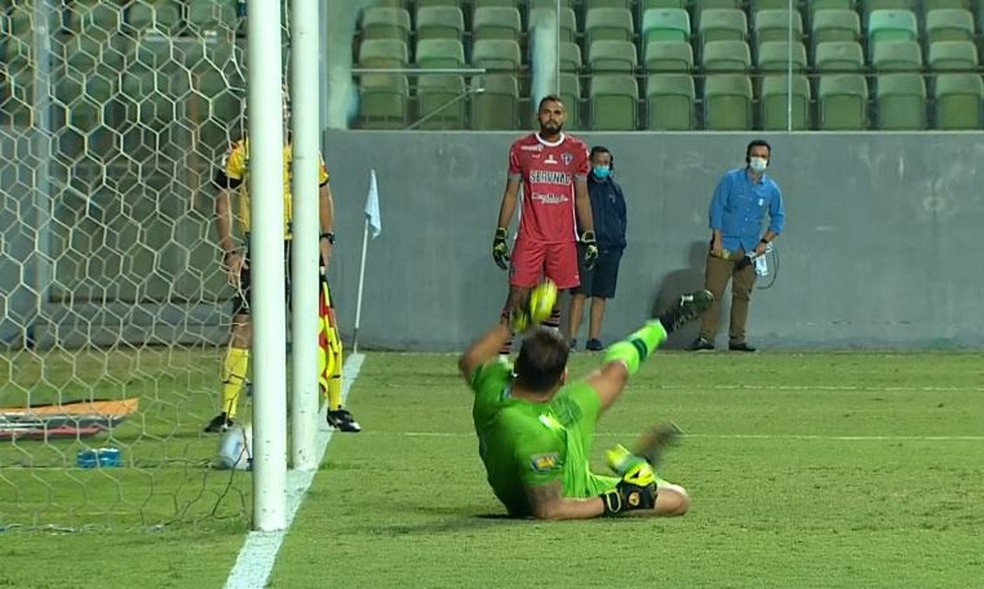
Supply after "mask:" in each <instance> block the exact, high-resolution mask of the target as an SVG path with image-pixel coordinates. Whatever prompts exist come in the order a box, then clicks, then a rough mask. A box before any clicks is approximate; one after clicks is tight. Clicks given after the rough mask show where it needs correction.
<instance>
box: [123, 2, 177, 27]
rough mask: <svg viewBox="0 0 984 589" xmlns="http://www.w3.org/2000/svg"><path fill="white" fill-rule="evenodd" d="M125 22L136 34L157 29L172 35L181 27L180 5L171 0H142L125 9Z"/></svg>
mask: <svg viewBox="0 0 984 589" xmlns="http://www.w3.org/2000/svg"><path fill="white" fill-rule="evenodd" d="M126 22H127V24H128V25H129V26H130V28H132V29H133V30H134V32H136V33H137V34H138V35H139V34H143V33H144V32H146V31H157V32H159V33H161V34H163V35H167V36H170V35H174V34H176V33H177V32H178V29H180V28H181V7H180V6H178V4H177V3H176V2H174V1H173V0H143V1H141V2H134V3H133V4H131V5H130V7H129V8H128V9H127V13H126Z"/></svg>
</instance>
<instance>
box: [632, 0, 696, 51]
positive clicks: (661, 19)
mask: <svg viewBox="0 0 984 589" xmlns="http://www.w3.org/2000/svg"><path fill="white" fill-rule="evenodd" d="M653 41H690V15H689V14H687V11H686V10H683V9H682V8H654V9H650V10H647V11H646V12H645V13H644V14H643V15H642V42H643V43H644V44H645V43H652V42H653Z"/></svg>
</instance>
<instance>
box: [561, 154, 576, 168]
mask: <svg viewBox="0 0 984 589" xmlns="http://www.w3.org/2000/svg"><path fill="white" fill-rule="evenodd" d="M560 159H562V160H564V165H565V166H569V165H571V162H573V161H574V156H573V155H572V154H571V152H569V151H565V152H564V155H562V156H560Z"/></svg>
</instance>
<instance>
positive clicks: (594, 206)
mask: <svg viewBox="0 0 984 589" xmlns="http://www.w3.org/2000/svg"><path fill="white" fill-rule="evenodd" d="M588 196H590V197H591V216H592V217H593V218H594V230H595V239H597V240H598V249H600V250H621V249H625V228H626V225H627V218H626V212H625V197H624V196H623V195H622V187H621V186H619V185H618V182H616V181H615V180H614V179H613V178H612V177H611V176H609V177H608V178H605V179H604V180H599V179H598V178H596V177H595V175H594V174H593V173H589V174H588ZM582 232H583V229H582V228H581V227H578V234H581V233H582Z"/></svg>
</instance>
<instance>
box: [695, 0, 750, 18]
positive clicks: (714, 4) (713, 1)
mask: <svg viewBox="0 0 984 589" xmlns="http://www.w3.org/2000/svg"><path fill="white" fill-rule="evenodd" d="M692 5H693V14H694V16H695V19H696V21H697V22H698V23H699V22H700V18H701V15H703V14H704V11H705V10H708V9H712V8H730V9H739V10H740V9H741V8H742V0H693V3H692Z"/></svg>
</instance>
